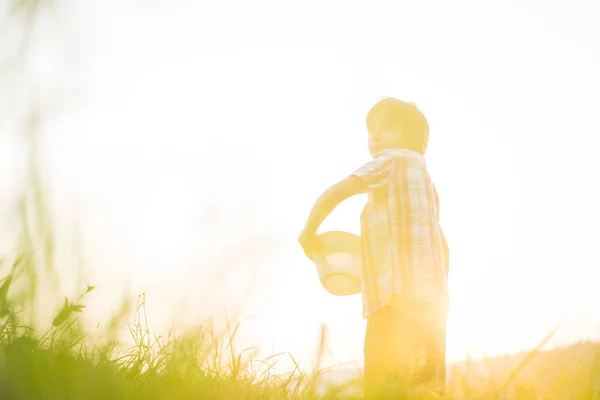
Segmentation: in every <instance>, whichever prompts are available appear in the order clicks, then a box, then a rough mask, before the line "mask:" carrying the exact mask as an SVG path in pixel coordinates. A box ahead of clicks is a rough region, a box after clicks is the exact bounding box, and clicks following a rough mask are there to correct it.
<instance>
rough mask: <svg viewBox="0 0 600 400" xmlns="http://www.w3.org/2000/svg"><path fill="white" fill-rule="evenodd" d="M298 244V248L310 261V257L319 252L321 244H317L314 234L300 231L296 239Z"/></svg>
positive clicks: (317, 240)
mask: <svg viewBox="0 0 600 400" xmlns="http://www.w3.org/2000/svg"><path fill="white" fill-rule="evenodd" d="M298 243H300V246H302V250H304V254H306V257H308V258H309V259H311V260H312V255H313V254H314V253H317V252H319V251H320V250H321V243H319V239H318V238H317V234H316V233H314V232H309V231H302V233H301V234H300V236H299V237H298Z"/></svg>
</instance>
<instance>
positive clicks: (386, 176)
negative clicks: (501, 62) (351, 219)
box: [298, 98, 448, 398]
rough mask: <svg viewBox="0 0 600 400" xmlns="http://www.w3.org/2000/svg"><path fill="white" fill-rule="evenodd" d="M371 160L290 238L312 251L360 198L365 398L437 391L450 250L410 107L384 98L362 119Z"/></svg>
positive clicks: (441, 379)
mask: <svg viewBox="0 0 600 400" xmlns="http://www.w3.org/2000/svg"><path fill="white" fill-rule="evenodd" d="M367 129H368V132H369V142H368V145H369V151H370V152H371V155H372V157H373V159H372V160H371V161H370V162H368V163H367V164H365V165H363V166H362V167H361V168H359V169H358V170H356V171H355V172H354V173H353V174H351V175H350V176H348V177H347V178H345V179H344V180H342V181H340V182H338V183H336V184H335V185H333V186H331V187H330V188H329V189H327V190H326V191H325V192H324V193H323V194H322V195H321V196H320V197H319V198H318V199H317V201H316V203H315V205H314V206H313V208H312V211H311V213H310V216H309V218H308V221H307V222H306V226H305V227H304V230H303V232H302V234H301V235H300V237H299V238H298V241H299V242H300V244H301V245H302V248H303V249H304V252H305V253H306V254H307V255H310V254H311V253H314V252H315V251H318V247H319V243H318V240H317V233H316V232H317V230H318V228H319V226H320V225H321V223H322V222H323V220H324V219H325V218H326V217H327V216H328V215H329V214H330V213H331V212H332V211H333V210H334V209H335V207H337V206H338V205H339V204H340V203H341V202H342V201H344V200H345V199H347V198H349V197H351V196H353V195H356V194H359V193H365V192H366V193H368V195H369V199H368V202H367V204H366V206H365V208H364V210H363V212H362V214H361V247H362V263H363V282H362V295H363V316H364V318H366V319H367V331H366V335H365V346H364V358H365V366H364V368H365V369H364V377H365V396H366V397H377V398H381V396H386V395H389V396H392V398H394V397H395V398H398V396H401V393H400V392H399V391H400V390H402V391H405V390H407V389H409V390H410V389H412V388H413V387H414V386H416V385H421V384H425V383H427V384H433V388H434V390H435V391H436V392H438V393H440V394H443V393H444V392H445V379H446V376H445V375H446V374H445V371H446V366H445V361H446V360H445V339H446V326H445V322H446V311H447V304H448V291H447V278H448V247H447V244H446V240H445V238H444V235H443V233H442V230H441V228H440V225H439V204H438V195H437V191H436V189H435V187H434V185H433V183H432V181H431V179H430V177H429V174H428V172H427V169H426V165H425V158H424V154H425V151H426V149H427V143H428V139H429V126H428V124H427V120H426V119H425V116H424V115H423V114H422V113H421V112H420V111H419V110H418V109H417V107H416V106H415V105H414V104H412V103H406V102H403V101H401V100H398V99H395V98H384V99H383V100H381V101H379V102H378V103H377V104H376V105H375V106H373V107H372V108H371V110H370V111H369V113H368V114H367Z"/></svg>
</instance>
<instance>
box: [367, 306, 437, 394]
mask: <svg viewBox="0 0 600 400" xmlns="http://www.w3.org/2000/svg"><path fill="white" fill-rule="evenodd" d="M364 357H365V366H364V378H365V397H366V398H378V399H379V398H403V394H406V395H409V393H414V390H415V389H416V390H419V388H420V389H424V390H426V391H428V392H430V393H431V392H435V393H438V394H441V395H444V394H445V389H446V312H445V310H443V309H442V308H441V307H440V306H438V305H432V304H425V303H415V302H407V301H403V300H398V301H394V303H393V304H391V305H389V306H387V307H384V308H382V309H381V310H379V311H377V312H375V313H373V314H372V315H371V316H369V317H368V319H367V332H366V336H365V347H364Z"/></svg>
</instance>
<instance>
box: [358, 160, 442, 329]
mask: <svg viewBox="0 0 600 400" xmlns="http://www.w3.org/2000/svg"><path fill="white" fill-rule="evenodd" d="M354 175H356V176H358V177H359V178H360V179H361V180H362V182H363V183H364V185H365V187H366V191H367V192H368V194H369V200H368V202H367V204H366V206H365V208H364V210H363V212H362V214H361V242H362V245H361V246H362V262H363V282H362V292H363V316H364V317H365V318H366V317H368V316H369V315H371V314H372V313H374V312H375V311H377V310H379V309H380V308H383V307H385V306H386V305H388V304H389V303H390V302H391V301H392V298H393V297H394V295H402V296H405V297H406V298H408V299H412V300H416V301H423V302H428V303H447V301H448V290H447V273H448V271H447V265H446V263H447V261H446V258H445V255H444V245H443V241H444V239H443V234H442V232H441V229H440V226H439V223H438V197H437V192H436V190H435V187H434V185H433V183H432V181H431V179H430V177H429V173H428V172H427V169H426V165H425V159H424V158H423V156H422V155H421V154H419V153H416V152H413V151H410V150H382V151H380V152H379V153H378V154H377V156H376V157H375V158H374V159H373V160H372V161H370V162H368V163H367V164H365V165H363V166H362V167H361V168H359V169H358V170H356V171H355V172H354Z"/></svg>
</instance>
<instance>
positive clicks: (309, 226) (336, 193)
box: [298, 175, 365, 251]
mask: <svg viewBox="0 0 600 400" xmlns="http://www.w3.org/2000/svg"><path fill="white" fill-rule="evenodd" d="M364 191H365V184H364V183H363V181H362V180H361V179H360V178H359V177H358V176H356V175H350V176H349V177H347V178H346V179H344V180H341V181H339V182H338V183H336V184H335V185H333V186H331V187H330V188H329V189H327V190H326V191H324V192H323V193H322V194H321V195H320V196H319V198H318V199H317V201H316V202H315V204H314V206H313V208H312V210H311V212H310V215H309V216H308V220H307V221H306V225H305V226H304V229H303V230H302V234H301V235H300V238H301V239H302V238H304V239H310V237H311V236H314V235H315V234H316V232H317V230H318V229H319V227H320V226H321V224H322V223H323V221H324V220H325V218H327V216H329V214H331V212H332V211H333V210H334V209H335V208H336V207H337V206H338V205H339V204H340V203H341V202H343V201H344V200H346V199H348V198H350V197H352V196H354V195H356V194H359V193H363V192H364ZM301 239H298V240H299V241H300V240H301ZM300 244H302V245H303V247H304V245H305V244H304V243H302V241H301V242H300ZM306 244H308V243H306ZM305 251H306V249H305Z"/></svg>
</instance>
